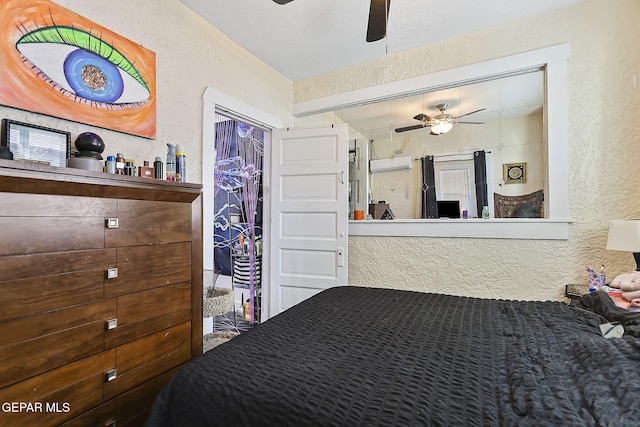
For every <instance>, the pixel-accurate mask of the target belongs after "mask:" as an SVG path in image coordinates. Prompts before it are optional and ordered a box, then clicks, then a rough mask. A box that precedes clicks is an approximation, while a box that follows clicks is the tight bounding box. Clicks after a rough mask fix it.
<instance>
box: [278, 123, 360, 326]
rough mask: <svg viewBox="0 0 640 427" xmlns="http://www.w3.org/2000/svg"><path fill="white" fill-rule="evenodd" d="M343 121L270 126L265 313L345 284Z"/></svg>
mask: <svg viewBox="0 0 640 427" xmlns="http://www.w3.org/2000/svg"><path fill="white" fill-rule="evenodd" d="M348 138H349V134H348V130H347V127H346V125H338V126H334V127H327V128H314V129H290V130H284V129H280V130H274V131H273V132H272V160H271V165H272V169H271V176H272V179H271V186H272V189H271V190H272V191H271V244H270V250H271V268H270V270H271V274H270V276H271V277H270V280H269V281H268V286H269V292H268V295H269V300H270V301H269V302H270V304H269V317H273V316H275V315H276V314H278V313H280V312H282V311H284V310H286V309H287V308H289V307H291V306H293V305H295V304H297V303H299V302H300V301H302V300H304V299H306V298H309V297H310V296H312V295H314V294H316V293H318V292H320V291H322V290H323V289H327V288H330V287H333V286H339V285H346V284H347V266H348V236H347V226H348V221H347V220H348V212H347V211H348V200H347V198H348V193H347V187H348V182H349V176H348Z"/></svg>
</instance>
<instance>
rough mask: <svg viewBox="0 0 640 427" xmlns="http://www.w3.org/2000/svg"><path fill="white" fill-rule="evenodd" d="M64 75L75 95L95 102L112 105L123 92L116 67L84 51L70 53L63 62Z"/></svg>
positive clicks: (122, 84) (120, 77)
mask: <svg viewBox="0 0 640 427" xmlns="http://www.w3.org/2000/svg"><path fill="white" fill-rule="evenodd" d="M63 67H64V74H65V77H66V79H67V82H68V83H69V86H71V88H72V89H73V91H74V92H75V93H76V95H78V96H81V97H83V98H86V99H89V100H91V101H96V102H104V103H113V102H115V101H117V100H118V99H119V98H120V97H121V96H122V92H123V91H124V82H123V81H122V76H121V75H120V71H118V67H116V66H115V65H113V64H112V63H111V62H109V61H107V60H106V59H104V58H102V57H101V56H98V55H96V54H94V53H91V52H89V51H87V50H84V49H78V50H75V51H73V52H71V53H70V54H69V55H67V57H66V58H65V60H64V65H63Z"/></svg>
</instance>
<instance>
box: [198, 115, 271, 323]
mask: <svg viewBox="0 0 640 427" xmlns="http://www.w3.org/2000/svg"><path fill="white" fill-rule="evenodd" d="M214 126H215V131H214V135H215V137H214V142H213V144H214V153H215V161H214V165H213V171H211V170H209V171H207V173H213V178H214V179H213V187H214V188H213V196H214V197H213V218H212V220H213V275H212V276H213V277H212V278H210V279H209V280H206V281H205V282H208V283H210V284H211V285H210V286H209V287H208V288H207V289H206V291H205V301H204V306H205V311H207V310H206V309H207V307H208V306H209V305H208V304H207V303H208V301H207V300H208V299H209V298H211V299H215V298H220V297H222V296H223V295H225V294H226V293H231V294H232V295H233V296H232V297H231V298H230V299H229V301H230V304H231V305H230V306H229V304H227V307H217V308H216V309H214V310H209V312H205V314H204V315H205V318H208V317H211V323H212V324H211V331H212V332H213V333H214V334H215V333H222V334H224V333H225V332H228V331H231V332H236V333H239V332H242V331H243V330H246V329H247V328H249V327H251V326H252V325H253V324H255V323H259V322H260V319H261V309H262V304H261V301H262V253H263V226H262V224H263V205H264V197H263V171H264V168H263V165H264V146H265V144H264V142H265V134H266V133H267V132H268V130H267V129H264V128H262V127H260V126H258V125H256V124H254V123H248V122H247V121H246V120H242V119H239V118H237V117H234V116H233V115H232V114H229V113H228V112H225V113H224V114H222V113H220V112H217V111H216V114H215V125H214ZM207 219H208V220H209V218H207Z"/></svg>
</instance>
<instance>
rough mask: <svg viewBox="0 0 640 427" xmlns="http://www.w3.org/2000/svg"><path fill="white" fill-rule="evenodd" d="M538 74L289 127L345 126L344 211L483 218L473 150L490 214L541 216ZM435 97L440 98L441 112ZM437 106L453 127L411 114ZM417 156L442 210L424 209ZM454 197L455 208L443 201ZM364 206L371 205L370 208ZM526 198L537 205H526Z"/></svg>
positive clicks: (434, 112)
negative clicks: (440, 130) (426, 163)
mask: <svg viewBox="0 0 640 427" xmlns="http://www.w3.org/2000/svg"><path fill="white" fill-rule="evenodd" d="M544 81H545V72H544V70H543V69H540V68H538V69H534V70H531V69H530V70H528V71H527V72H521V73H518V74H515V75H509V76H502V77H499V78H493V79H485V80H484V81H481V82H477V83H473V84H468V85H462V86H455V87H450V88H446V89H442V90H434V91H430V92H425V93H418V94H415V95H411V96H405V97H402V98H396V99H389V100H385V101H381V102H376V103H370V104H366V105H360V106H355V107H350V108H344V109H339V110H336V111H333V112H332V113H323V114H321V115H315V116H308V117H304V118H299V119H296V126H299V125H301V124H302V125H307V124H314V123H316V124H317V123H319V122H321V121H322V120H323V119H327V118H329V117H330V118H331V122H335V123H347V124H348V125H349V129H350V152H349V160H350V167H349V173H350V178H349V180H350V213H351V215H350V217H351V218H353V214H354V211H355V210H363V211H364V212H365V215H366V214H369V213H370V211H371V213H373V211H375V210H378V211H382V212H384V210H381V209H380V206H377V205H378V204H381V205H384V207H387V206H386V205H388V208H389V210H390V211H391V212H392V214H393V217H394V218H397V219H416V218H423V217H431V218H433V217H436V218H437V217H453V218H459V217H462V216H463V215H465V216H466V217H469V218H474V217H482V206H478V205H477V203H476V200H477V197H478V196H477V194H476V185H475V170H474V160H473V159H474V152H477V151H484V152H485V153H486V175H485V176H486V185H487V192H486V199H485V200H484V202H483V205H486V206H487V207H488V210H489V216H490V217H505V216H510V217H546V214H545V209H544V205H543V203H544V202H542V200H543V197H540V195H541V194H542V193H540V191H541V190H542V191H543V190H544V189H545V188H546V185H547V178H546V177H547V165H546V157H547V154H546V138H545V134H544V117H543V114H544V111H543V106H544V101H545V92H544V84H545V83H544ZM440 104H446V109H445V110H444V111H441V110H440V109H439V108H438V105H440ZM440 107H442V105H440ZM477 110H482V111H477ZM470 112H473V113H472V114H468V113H470ZM441 113H444V114H450V115H451V116H452V117H453V118H454V119H453V127H452V128H451V130H450V131H449V132H447V133H444V134H440V135H433V134H432V133H431V132H430V130H431V129H430V126H424V127H421V126H423V125H424V124H425V122H423V121H420V120H417V119H416V118H418V117H420V116H419V115H420V114H424V115H427V116H429V117H431V118H433V117H436V116H438V115H440V114H441ZM456 117H459V119H455V118H456ZM459 122H460V123H459ZM462 122H467V123H462ZM427 123H430V124H432V123H433V121H432V122H427ZM406 128H410V130H405V129H406ZM411 128H415V129H411ZM396 129H398V130H399V131H396ZM424 158H428V159H432V160H433V178H434V180H435V182H434V183H433V184H434V185H435V193H436V195H435V200H433V202H435V203H436V209H437V208H438V207H439V211H440V212H439V213H436V214H435V216H434V215H433V212H431V216H425V213H424V205H425V202H424V200H423V193H424V187H425V186H424V185H423V184H424V179H425V178H424V174H423V167H422V163H423V161H422V159H424ZM368 166H372V167H368ZM476 168H477V167H476ZM532 195H538V197H537V198H535V199H534V196H532ZM455 201H457V202H458V206H457V209H456V207H455V206H452V203H450V202H455ZM439 202H442V203H439ZM369 203H374V204H376V206H373V207H372V208H370V206H369ZM505 203H506V205H504V204H505ZM532 203H533V204H536V203H537V204H538V205H539V206H540V209H532V208H531V207H532ZM454 204H455V203H454ZM518 204H520V205H522V206H520V205H518ZM523 204H524V205H523ZM503 206H506V207H503ZM523 206H524V207H523ZM496 207H497V209H496ZM465 211H466V213H465ZM375 216H376V215H374V217H375Z"/></svg>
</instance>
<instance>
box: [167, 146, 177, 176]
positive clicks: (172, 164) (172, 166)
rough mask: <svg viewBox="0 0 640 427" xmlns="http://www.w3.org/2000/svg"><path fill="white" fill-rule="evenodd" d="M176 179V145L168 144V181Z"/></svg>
mask: <svg viewBox="0 0 640 427" xmlns="http://www.w3.org/2000/svg"><path fill="white" fill-rule="evenodd" d="M175 180H176V146H175V145H173V144H167V181H175Z"/></svg>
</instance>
